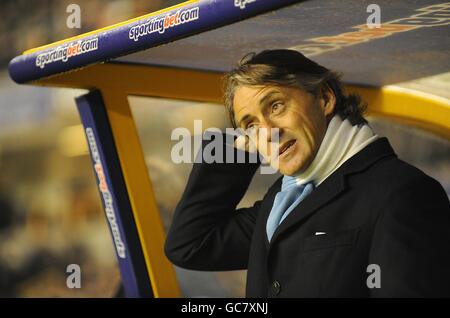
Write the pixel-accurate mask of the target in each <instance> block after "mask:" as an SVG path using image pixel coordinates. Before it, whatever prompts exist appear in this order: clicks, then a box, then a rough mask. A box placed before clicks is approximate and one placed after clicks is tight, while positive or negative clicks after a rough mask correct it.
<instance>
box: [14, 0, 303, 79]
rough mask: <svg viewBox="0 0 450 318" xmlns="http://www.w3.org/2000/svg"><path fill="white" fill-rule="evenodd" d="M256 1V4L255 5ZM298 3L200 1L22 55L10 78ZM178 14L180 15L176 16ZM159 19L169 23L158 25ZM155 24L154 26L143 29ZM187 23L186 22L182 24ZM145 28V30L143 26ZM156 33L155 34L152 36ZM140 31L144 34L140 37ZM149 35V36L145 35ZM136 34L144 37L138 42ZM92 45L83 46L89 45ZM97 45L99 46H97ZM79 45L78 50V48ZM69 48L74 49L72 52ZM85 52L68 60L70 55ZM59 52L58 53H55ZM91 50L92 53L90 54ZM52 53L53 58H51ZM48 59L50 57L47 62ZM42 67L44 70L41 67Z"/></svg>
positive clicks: (39, 74)
mask: <svg viewBox="0 0 450 318" xmlns="http://www.w3.org/2000/svg"><path fill="white" fill-rule="evenodd" d="M252 1H253V2H252ZM295 2H300V1H299V0H199V1H198V2H195V3H190V4H186V5H184V6H181V7H178V8H176V9H173V10H170V11H168V12H165V13H162V14H159V15H156V16H153V17H151V18H147V19H142V20H139V21H136V22H133V23H130V24H127V25H124V26H120V27H117V28H114V29H112V30H109V31H106V32H103V33H99V34H97V35H94V36H88V37H84V38H82V39H80V40H78V41H76V42H70V43H66V44H63V45H61V46H55V47H52V48H50V49H45V50H42V51H38V52H35V53H32V54H26V55H19V56H17V57H15V58H14V59H12V60H11V61H10V63H9V74H10V76H11V78H12V79H13V80H14V81H16V82H17V83H19V84H21V83H26V82H29V81H33V80H37V79H40V78H43V77H47V76H50V75H54V74H58V73H62V72H66V71H69V70H73V69H76V68H80V67H84V66H87V65H90V64H94V63H99V62H102V61H106V60H109V59H112V58H115V57H119V56H122V55H127V54H131V53H134V52H138V51H142V50H145V49H148V48H151V47H155V46H158V45H161V44H164V43H168V42H171V41H175V40H177V39H180V38H184V37H187V36H190V35H193V34H196V33H200V32H204V31H207V30H211V29H214V28H218V27H220V26H224V25H227V24H231V23H234V22H237V21H239V20H243V19H247V18H250V17H252V16H255V15H258V14H261V13H264V12H268V11H271V10H274V9H277V8H279V7H282V6H286V5H288V4H292V3H295ZM177 14H178V15H177ZM172 16H174V18H172V19H173V20H172V21H173V22H178V23H179V24H178V25H173V26H171V27H168V28H164V29H159V30H161V31H159V30H158V27H159V26H161V24H160V23H164V22H170V17H172ZM160 18H162V19H164V18H165V19H166V21H164V20H161V21H163V22H158V23H156V20H159V19H160ZM150 20H152V21H153V22H152V23H148V24H147V25H143V24H145V23H146V22H149V21H150ZM183 21H185V22H183ZM142 25H143V26H142ZM154 30H157V31H155V32H153V33H152V32H151V31H154ZM139 31H141V32H140V33H139ZM145 33H146V35H144V34H145ZM136 34H138V35H139V34H142V36H140V37H138V38H137V40H136V36H135V35H136ZM89 40H91V41H92V42H90V43H88V42H84V44H81V42H82V41H89ZM95 42H96V43H95ZM77 43H78V44H79V46H77ZM69 45H70V46H71V49H69ZM81 47H83V48H84V49H85V50H86V52H85V53H82V54H76V55H74V56H72V57H68V58H67V59H66V61H65V62H63V59H65V57H67V55H68V54H69V55H70V51H72V52H73V51H77V52H81ZM56 48H59V50H58V51H57V52H56V51H55V49H56ZM89 49H91V50H89ZM51 52H54V53H53V56H50V54H51ZM46 56H47V57H49V59H47V61H49V60H52V62H50V63H45V62H46ZM42 66H43V67H42Z"/></svg>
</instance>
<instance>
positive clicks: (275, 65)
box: [223, 50, 367, 128]
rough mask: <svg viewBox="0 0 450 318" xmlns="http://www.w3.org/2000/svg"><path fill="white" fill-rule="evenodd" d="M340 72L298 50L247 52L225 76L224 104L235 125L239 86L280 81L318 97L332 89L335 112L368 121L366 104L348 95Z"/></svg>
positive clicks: (360, 121) (363, 121)
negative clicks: (322, 64)
mask: <svg viewBox="0 0 450 318" xmlns="http://www.w3.org/2000/svg"><path fill="white" fill-rule="evenodd" d="M341 76H342V75H341V74H340V73H337V72H333V71H330V70H328V69H326V68H325V67H323V66H320V65H319V64H317V63H315V62H313V61H311V60H309V59H307V58H306V57H305V56H304V55H302V54H301V53H300V52H298V51H293V50H266V51H262V52H261V53H259V54H255V53H249V54H247V55H245V56H244V57H243V58H242V59H241V60H240V62H239V63H238V65H237V67H236V68H235V69H233V70H232V71H230V72H229V73H227V74H226V75H225V78H224V96H223V97H224V104H225V107H226V109H227V111H228V115H229V117H230V120H231V123H232V125H233V127H235V128H236V121H235V117H234V111H233V99H234V94H235V91H236V89H237V88H238V87H239V86H256V85H279V86H290V87H297V88H300V89H303V90H305V91H306V92H308V93H310V94H312V95H313V96H315V97H319V96H325V95H324V92H325V90H326V89H330V90H331V91H332V92H333V94H334V95H335V97H336V106H335V109H334V114H339V115H340V116H341V117H342V119H346V118H348V120H349V121H350V122H351V123H352V125H360V124H365V123H367V120H366V119H365V118H364V116H363V114H364V112H365V110H366V108H367V104H366V103H364V102H362V100H361V97H360V96H359V95H356V94H349V95H346V94H345V93H344V89H343V85H342V82H341Z"/></svg>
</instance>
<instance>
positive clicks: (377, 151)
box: [264, 138, 395, 248]
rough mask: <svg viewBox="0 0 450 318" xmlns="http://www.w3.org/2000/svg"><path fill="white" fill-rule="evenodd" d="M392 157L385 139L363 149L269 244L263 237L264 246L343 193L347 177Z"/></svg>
mask: <svg viewBox="0 0 450 318" xmlns="http://www.w3.org/2000/svg"><path fill="white" fill-rule="evenodd" d="M392 155H394V156H395V153H394V151H393V149H392V147H391V146H390V144H389V142H388V140H387V139H386V138H380V139H378V140H377V141H375V142H373V143H372V144H370V145H368V146H367V147H366V148H364V149H363V150H361V151H360V152H359V153H357V154H356V155H355V156H353V157H352V158H350V159H349V160H348V161H347V162H345V163H344V164H343V165H342V166H341V167H340V168H339V169H337V170H336V171H335V172H334V173H333V174H332V175H331V176H329V177H328V178H327V179H326V180H325V181H324V182H323V183H322V184H321V185H320V186H318V187H317V188H316V189H314V191H313V192H312V193H311V194H310V195H309V196H307V197H306V198H305V199H304V200H303V201H302V202H300V204H299V205H298V206H297V207H296V208H295V209H294V210H293V211H292V212H291V213H290V214H289V215H288V216H287V217H286V219H285V220H284V221H283V222H282V223H281V224H280V226H279V227H278V228H277V229H276V231H275V233H274V234H273V236H272V240H271V241H270V244H269V241H268V239H267V235H265V237H266V239H265V241H266V245H267V246H268V247H269V248H270V246H272V245H273V244H275V243H276V241H277V239H278V238H279V237H280V235H281V234H282V233H283V232H285V231H286V230H287V229H289V228H290V227H292V226H293V225H296V224H298V223H299V222H302V221H304V220H306V219H307V218H308V217H309V216H311V215H312V214H314V213H315V212H316V211H317V210H319V209H320V208H321V207H322V206H324V205H325V204H327V203H329V202H330V201H332V200H333V199H335V198H336V197H338V196H339V195H340V194H341V193H342V192H344V191H345V189H346V187H347V183H346V176H347V175H349V174H352V173H357V172H359V171H362V170H365V169H367V168H368V167H369V166H371V165H373V164H374V163H375V162H377V161H378V160H380V159H382V158H384V157H387V156H392ZM275 195H276V193H275V194H274V195H273V196H272V197H271V199H272V204H273V200H274V197H275ZM270 210H271V207H270V208H269V210H268V211H266V215H265V223H264V229H265V224H266V222H267V218H268V216H269V214H270Z"/></svg>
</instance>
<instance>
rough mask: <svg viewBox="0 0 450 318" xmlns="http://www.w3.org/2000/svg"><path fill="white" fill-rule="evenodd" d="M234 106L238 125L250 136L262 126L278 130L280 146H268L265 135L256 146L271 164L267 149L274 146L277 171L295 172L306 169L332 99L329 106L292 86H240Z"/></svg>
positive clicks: (267, 138)
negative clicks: (249, 133) (248, 132)
mask: <svg viewBox="0 0 450 318" xmlns="http://www.w3.org/2000/svg"><path fill="white" fill-rule="evenodd" d="M332 97H334V96H332ZM233 109H234V114H235V119H236V123H237V126H238V127H240V128H242V129H244V130H247V131H251V134H253V135H255V133H256V132H257V131H259V130H261V128H266V129H268V130H269V131H270V129H271V128H278V129H279V145H273V147H267V145H268V144H270V143H271V142H272V139H271V137H270V134H268V135H267V136H268V137H266V138H257V140H256V141H255V143H256V147H257V148H258V151H259V152H260V153H261V154H262V155H263V156H264V157H265V158H266V159H267V160H268V161H269V162H270V163H271V164H272V165H273V162H274V160H273V158H272V159H271V153H270V149H271V148H272V149H275V150H276V153H275V154H274V156H277V155H278V169H279V171H280V173H281V174H283V175H294V174H296V173H298V172H301V171H302V170H303V169H306V168H307V167H308V166H309V164H310V163H311V162H312V160H313V159H314V156H315V155H316V153H317V151H318V149H319V146H320V143H321V142H322V139H323V137H324V135H325V132H326V129H327V117H329V116H330V115H331V113H332V112H333V110H334V102H333V105H332V106H330V102H325V100H324V99H323V98H316V97H314V96H313V95H312V94H310V93H307V92H306V91H304V90H301V89H299V88H294V87H287V86H272V85H267V86H266V85H264V86H239V87H238V88H237V89H236V91H235V95H234V100H233ZM259 136H261V134H260V135H259ZM274 141H275V140H274Z"/></svg>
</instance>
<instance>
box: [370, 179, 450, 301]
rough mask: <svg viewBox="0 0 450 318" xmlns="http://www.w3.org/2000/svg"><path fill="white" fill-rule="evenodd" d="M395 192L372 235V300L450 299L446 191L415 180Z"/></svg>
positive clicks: (449, 217)
mask: <svg viewBox="0 0 450 318" xmlns="http://www.w3.org/2000/svg"><path fill="white" fill-rule="evenodd" d="M410 181H411V182H408V183H407V184H403V185H402V186H400V187H399V188H398V189H396V190H397V191H395V192H392V194H391V195H390V196H389V199H388V200H386V201H387V202H386V203H385V204H384V205H385V206H384V207H383V211H382V214H381V217H380V218H379V220H378V222H377V225H376V227H375V231H374V237H373V241H372V249H371V252H370V259H369V263H370V264H376V265H379V269H380V274H381V275H380V277H379V278H380V283H381V284H380V286H379V287H380V288H372V289H371V296H372V297H436V296H437V297H449V296H450V272H449V269H450V203H449V200H448V197H447V194H446V193H445V191H444V189H443V188H442V186H441V185H440V184H439V183H438V182H437V181H436V180H434V179H432V178H430V177H428V176H425V175H423V176H420V177H416V178H415V179H414V180H410Z"/></svg>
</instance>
